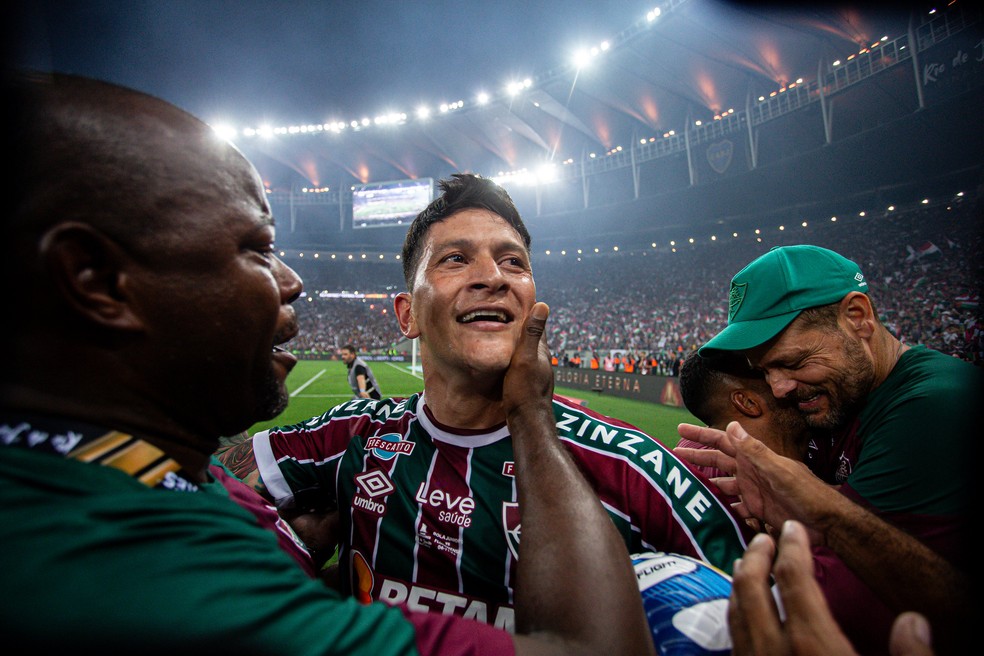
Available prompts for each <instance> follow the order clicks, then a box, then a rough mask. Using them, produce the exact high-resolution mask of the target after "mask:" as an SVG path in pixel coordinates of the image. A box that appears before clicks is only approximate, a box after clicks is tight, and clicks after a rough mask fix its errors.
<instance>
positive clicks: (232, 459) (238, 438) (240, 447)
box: [215, 431, 266, 492]
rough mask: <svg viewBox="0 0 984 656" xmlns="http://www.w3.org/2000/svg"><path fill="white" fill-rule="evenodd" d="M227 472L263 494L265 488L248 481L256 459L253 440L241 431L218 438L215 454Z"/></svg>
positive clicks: (253, 471)
mask: <svg viewBox="0 0 984 656" xmlns="http://www.w3.org/2000/svg"><path fill="white" fill-rule="evenodd" d="M215 455H217V456H218V458H219V460H221V461H222V462H223V463H224V464H225V466H226V467H228V468H229V470H230V471H231V472H232V473H233V474H235V475H236V476H238V477H239V478H240V479H241V480H243V481H246V482H247V483H253V487H254V488H256V490H257V491H259V492H265V491H266V490H265V488H264V487H263V486H262V484H260V483H259V481H258V478H259V477H258V476H257V477H256V478H257V481H256V482H255V483H254V482H253V481H251V480H250V477H251V475H253V474H255V473H256V458H254V457H253V440H252V439H251V438H250V436H249V435H248V434H247V433H246V432H245V431H243V432H242V433H240V434H239V435H235V436H233V437H222V438H219V448H218V450H217V451H216V452H215Z"/></svg>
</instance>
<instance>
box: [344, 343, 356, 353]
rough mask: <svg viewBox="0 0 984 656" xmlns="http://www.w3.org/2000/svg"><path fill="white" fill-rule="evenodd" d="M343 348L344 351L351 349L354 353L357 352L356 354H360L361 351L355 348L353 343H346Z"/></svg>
mask: <svg viewBox="0 0 984 656" xmlns="http://www.w3.org/2000/svg"><path fill="white" fill-rule="evenodd" d="M342 350H343V351H351V352H352V353H355V354H356V355H358V354H359V352H358V351H357V350H355V346H353V345H352V344H346V345H345V346H343V347H342Z"/></svg>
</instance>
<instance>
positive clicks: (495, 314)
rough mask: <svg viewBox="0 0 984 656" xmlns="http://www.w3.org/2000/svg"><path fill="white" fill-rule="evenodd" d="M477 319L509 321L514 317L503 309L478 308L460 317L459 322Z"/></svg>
mask: <svg viewBox="0 0 984 656" xmlns="http://www.w3.org/2000/svg"><path fill="white" fill-rule="evenodd" d="M475 321H494V322H496V323H509V322H510V321H512V318H511V317H510V316H509V315H507V314H506V313H505V312H503V311H502V310H476V311H474V312H469V313H468V314H466V315H464V316H461V317H458V323H473V322H475Z"/></svg>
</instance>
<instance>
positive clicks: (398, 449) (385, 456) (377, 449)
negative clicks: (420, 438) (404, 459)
mask: <svg viewBox="0 0 984 656" xmlns="http://www.w3.org/2000/svg"><path fill="white" fill-rule="evenodd" d="M414 446H415V445H414V443H413V442H408V441H407V440H402V439H400V436H399V435H397V434H396V433H387V434H386V435H378V436H373V437H370V438H369V439H367V440H366V451H372V454H373V455H374V456H376V457H377V458H379V459H380V460H392V459H393V458H395V457H396V456H398V455H400V454H401V453H406V454H409V453H413V447H414Z"/></svg>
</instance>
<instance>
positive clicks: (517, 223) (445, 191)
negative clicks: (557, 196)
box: [401, 173, 531, 291]
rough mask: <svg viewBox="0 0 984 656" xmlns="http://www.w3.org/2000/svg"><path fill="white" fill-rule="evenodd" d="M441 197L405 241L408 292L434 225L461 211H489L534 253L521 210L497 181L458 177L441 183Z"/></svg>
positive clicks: (412, 226) (468, 175)
mask: <svg viewBox="0 0 984 656" xmlns="http://www.w3.org/2000/svg"><path fill="white" fill-rule="evenodd" d="M438 187H439V188H440V190H441V195H440V196H438V197H437V198H435V199H434V200H433V201H432V202H431V204H430V205H428V206H427V207H426V208H424V210H423V211H422V212H421V213H420V214H418V215H417V217H416V218H415V219H414V220H413V223H411V224H410V228H409V229H408V230H407V236H406V239H404V241H403V252H402V255H401V257H402V258H403V277H404V279H405V280H406V283H407V289H408V290H410V291H413V277H414V275H415V274H416V273H417V266H418V265H419V264H420V257H421V244H422V243H423V241H424V236H425V235H426V234H427V231H428V230H429V229H430V227H431V226H432V225H434V224H435V223H438V222H440V221H443V220H444V219H446V218H448V217H449V216H451V215H452V214H454V213H456V212H460V211H461V210H466V209H471V208H480V209H486V210H488V211H490V212H492V213H493V214H496V215H497V216H500V217H502V219H503V220H505V222H506V223H508V224H509V225H511V226H512V227H513V228H514V229H515V230H516V232H518V233H519V236H520V237H522V239H523V243H524V244H525V246H526V252H527V254H528V253H529V251H530V242H531V239H530V233H529V231H528V230H527V229H526V224H524V223H523V219H522V217H521V216H520V215H519V210H517V209H516V205H515V204H514V203H513V200H512V198H511V197H510V196H509V193H508V192H507V191H506V190H505V189H503V188H502V187H500V186H499V185H497V184H496V183H495V182H494V181H492V180H490V179H488V178H483V177H482V176H480V175H475V174H473V173H455V174H453V175H452V176H451V177H450V178H447V179H444V180H441V181H440V182H438Z"/></svg>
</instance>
